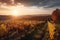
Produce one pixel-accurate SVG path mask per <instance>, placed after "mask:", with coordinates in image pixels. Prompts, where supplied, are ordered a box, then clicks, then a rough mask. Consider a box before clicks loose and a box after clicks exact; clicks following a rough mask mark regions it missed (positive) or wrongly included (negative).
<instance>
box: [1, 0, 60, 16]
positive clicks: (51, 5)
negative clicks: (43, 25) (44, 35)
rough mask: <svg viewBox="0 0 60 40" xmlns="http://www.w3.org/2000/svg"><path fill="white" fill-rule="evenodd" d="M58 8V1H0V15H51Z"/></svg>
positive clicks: (59, 4)
mask: <svg viewBox="0 0 60 40" xmlns="http://www.w3.org/2000/svg"><path fill="white" fill-rule="evenodd" d="M56 8H60V0H0V15H12V14H14V13H16V12H14V11H17V14H19V15H32V14H51V13H52V11H53V10H55V9H56Z"/></svg>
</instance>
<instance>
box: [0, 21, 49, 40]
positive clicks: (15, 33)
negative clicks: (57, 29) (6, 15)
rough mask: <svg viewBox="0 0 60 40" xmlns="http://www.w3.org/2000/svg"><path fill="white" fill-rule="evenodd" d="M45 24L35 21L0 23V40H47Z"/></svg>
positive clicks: (47, 34)
mask: <svg viewBox="0 0 60 40" xmlns="http://www.w3.org/2000/svg"><path fill="white" fill-rule="evenodd" d="M48 39H49V33H48V31H47V23H46V22H45V21H36V20H4V21H0V40H48Z"/></svg>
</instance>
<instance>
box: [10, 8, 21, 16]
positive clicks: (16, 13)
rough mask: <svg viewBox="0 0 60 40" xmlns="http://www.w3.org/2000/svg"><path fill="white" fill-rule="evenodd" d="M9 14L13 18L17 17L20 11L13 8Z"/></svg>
mask: <svg viewBox="0 0 60 40" xmlns="http://www.w3.org/2000/svg"><path fill="white" fill-rule="evenodd" d="M11 13H12V14H11V15H13V16H19V13H20V10H19V9H18V8H16V7H14V8H12V9H11Z"/></svg>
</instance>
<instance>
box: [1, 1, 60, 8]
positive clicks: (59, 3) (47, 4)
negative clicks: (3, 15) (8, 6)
mask: <svg viewBox="0 0 60 40" xmlns="http://www.w3.org/2000/svg"><path fill="white" fill-rule="evenodd" d="M10 1H11V0H0V2H6V3H11V2H10ZM17 2H19V3H21V4H23V5H25V6H37V7H44V8H51V7H60V0H15V3H17Z"/></svg>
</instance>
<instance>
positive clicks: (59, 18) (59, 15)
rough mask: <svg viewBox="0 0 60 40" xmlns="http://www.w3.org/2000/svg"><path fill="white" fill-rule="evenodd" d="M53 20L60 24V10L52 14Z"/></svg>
mask: <svg viewBox="0 0 60 40" xmlns="http://www.w3.org/2000/svg"><path fill="white" fill-rule="evenodd" d="M52 19H53V21H54V22H56V23H60V9H56V10H55V11H53V13H52Z"/></svg>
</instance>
